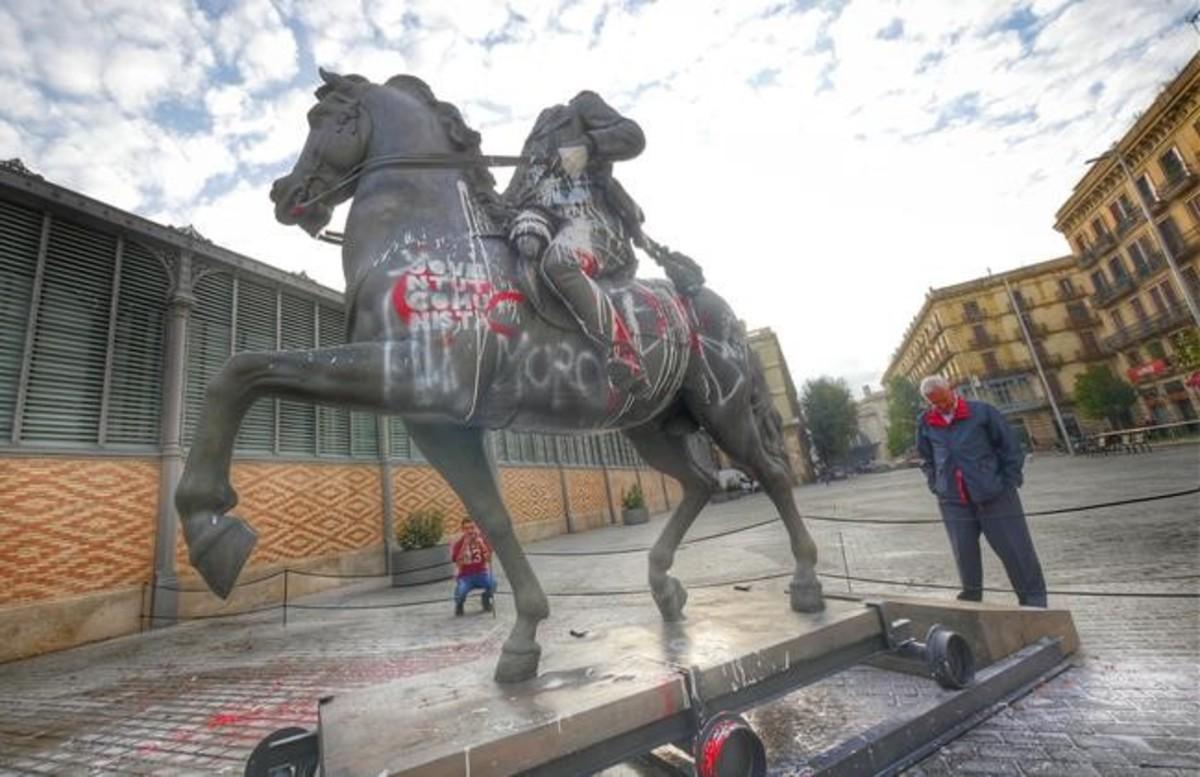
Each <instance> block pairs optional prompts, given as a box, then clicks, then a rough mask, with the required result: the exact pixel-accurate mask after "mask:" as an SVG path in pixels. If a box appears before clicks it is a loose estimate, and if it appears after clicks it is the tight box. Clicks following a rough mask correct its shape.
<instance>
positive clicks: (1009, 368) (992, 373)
mask: <svg viewBox="0 0 1200 777" xmlns="http://www.w3.org/2000/svg"><path fill="white" fill-rule="evenodd" d="M1034 372H1035V368H1034V366H1033V362H1012V363H1010V364H1007V365H1000V364H998V365H996V366H995V367H992V368H988V367H986V366H985V367H984V368H983V369H982V370H981V371H980V377H981V378H984V379H985V380H995V379H997V378H1008V377H1012V376H1013V375H1028V374H1031V373H1034Z"/></svg>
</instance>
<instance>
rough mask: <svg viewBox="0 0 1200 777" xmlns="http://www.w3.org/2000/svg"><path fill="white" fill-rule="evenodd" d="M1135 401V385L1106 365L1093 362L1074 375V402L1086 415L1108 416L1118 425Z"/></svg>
mask: <svg viewBox="0 0 1200 777" xmlns="http://www.w3.org/2000/svg"><path fill="white" fill-rule="evenodd" d="M1136 401H1137V392H1136V391H1134V390H1133V386H1130V385H1129V384H1128V383H1126V382H1125V381H1123V380H1121V379H1120V378H1119V377H1117V376H1116V375H1114V374H1113V372H1112V370H1110V369H1109V368H1108V366H1107V365H1103V364H1094V365H1092V366H1091V367H1088V368H1087V370H1085V371H1084V372H1082V373H1080V374H1079V375H1076V376H1075V406H1076V407H1078V408H1079V412H1081V413H1082V414H1083V415H1084V416H1085V417H1087V418H1092V419H1096V420H1099V419H1107V420H1108V423H1109V424H1110V425H1112V426H1114V427H1118V428H1119V427H1121V426H1122V425H1123V422H1124V421H1126V420H1127V419H1128V418H1129V408H1130V407H1132V406H1133V403H1134V402H1136Z"/></svg>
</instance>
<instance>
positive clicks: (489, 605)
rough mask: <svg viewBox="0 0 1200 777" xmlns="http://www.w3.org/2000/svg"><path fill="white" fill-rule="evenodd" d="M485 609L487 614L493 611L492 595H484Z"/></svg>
mask: <svg viewBox="0 0 1200 777" xmlns="http://www.w3.org/2000/svg"><path fill="white" fill-rule="evenodd" d="M483 609H484V611H485V612H491V611H492V595H491V594H490V593H485V594H484V595H483Z"/></svg>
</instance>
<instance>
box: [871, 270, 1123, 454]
mask: <svg viewBox="0 0 1200 777" xmlns="http://www.w3.org/2000/svg"><path fill="white" fill-rule="evenodd" d="M1099 326H1100V322H1099V320H1098V319H1097V317H1096V316H1095V315H1094V314H1093V313H1092V311H1091V309H1090V307H1089V305H1088V301H1087V299H1086V292H1085V290H1084V288H1083V287H1082V284H1081V283H1080V280H1079V274H1078V270H1077V268H1076V262H1075V259H1074V258H1073V257H1070V256H1066V257H1060V258H1057V259H1052V260H1049V261H1045V262H1038V263H1036V264H1032V265H1027V266H1025V267H1020V268H1017V269H1015V270H1010V271H1007V272H1004V273H998V274H995V275H988V276H985V277H983V278H976V279H974V280H970V281H966V282H964V283H959V284H955V285H953V286H946V287H943V288H939V289H930V291H929V292H928V294H927V295H926V297H925V302H924V304H923V305H922V307H921V310H920V311H919V312H918V314H917V316H916V318H914V319H913V321H912V323H911V324H910V325H909V327H908V329H907V330H906V331H905V334H904V338H903V340H902V341H901V344H900V347H899V348H897V349H896V351H895V353H894V354H893V356H892V360H891V362H890V363H889V364H888V367H887V370H886V371H885V372H884V378H883V380H884V384H885V385H886V384H887V382H888V381H890V380H891V379H892V378H894V377H904V378H907V379H909V380H911V381H912V382H914V383H920V381H921V379H922V378H923V377H925V376H926V375H932V374H940V375H943V376H944V377H946V378H948V379H949V380H950V381H951V382H953V383H954V384H955V386H956V387H957V388H958V390H959V391H960V392H961V393H963V394H964V395H967V396H971V397H976V398H979V399H983V400H985V401H987V402H990V403H991V404H993V405H995V406H996V407H998V408H999V409H1000V410H1001V411H1002V412H1003V413H1004V414H1005V416H1006V417H1007V418H1008V420H1009V422H1010V423H1011V424H1012V425H1013V428H1014V430H1015V431H1016V432H1017V434H1018V436H1019V437H1020V438H1021V439H1022V440H1023V441H1024V442H1025V443H1026V444H1027V445H1030V446H1032V447H1046V446H1049V445H1052V444H1053V443H1054V441H1056V440H1060V439H1061V437H1062V431H1061V429H1060V427H1059V424H1058V421H1057V419H1056V418H1055V416H1054V412H1053V408H1052V404H1051V399H1053V400H1054V403H1056V404H1057V406H1058V408H1059V411H1060V414H1061V418H1062V421H1063V426H1064V427H1065V428H1066V432H1067V434H1068V435H1070V436H1072V437H1077V436H1079V435H1081V434H1089V433H1092V432H1095V431H1099V430H1100V429H1101V428H1102V425H1101V424H1099V423H1097V422H1095V421H1091V420H1088V419H1085V418H1082V417H1081V416H1080V415H1079V414H1077V413H1076V412H1075V409H1074V400H1073V397H1072V393H1071V392H1072V388H1073V386H1074V383H1075V377H1076V376H1077V375H1079V374H1080V373H1082V372H1083V371H1084V370H1086V369H1087V367H1088V366H1089V365H1090V364H1093V363H1097V362H1104V361H1106V360H1107V359H1108V354H1107V353H1106V352H1105V351H1104V349H1103V348H1102V347H1101V344H1100V341H1099V335H1098V330H1099ZM1039 367H1040V370H1039Z"/></svg>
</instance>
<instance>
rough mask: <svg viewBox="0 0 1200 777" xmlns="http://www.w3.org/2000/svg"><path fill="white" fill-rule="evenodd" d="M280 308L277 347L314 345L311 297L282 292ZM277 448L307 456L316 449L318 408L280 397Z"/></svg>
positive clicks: (313, 318) (301, 348)
mask: <svg viewBox="0 0 1200 777" xmlns="http://www.w3.org/2000/svg"><path fill="white" fill-rule="evenodd" d="M280 311H281V313H282V315H281V317H280V318H281V321H280V328H279V332H280V335H279V339H280V345H279V347H280V350H283V351H303V350H308V349H309V348H312V347H313V346H314V345H316V341H317V337H316V309H315V306H314V305H313V302H312V300H308V299H305V298H303V297H297V296H293V295H291V294H288V293H287V292H283V296H282V298H281V300H280ZM279 452H280V453H284V454H289V455H307V456H312V455H314V454H315V453H316V452H317V410H316V408H315V407H314V406H313V405H312V404H310V403H308V402H292V401H289V400H286V399H281V400H280V401H279Z"/></svg>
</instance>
